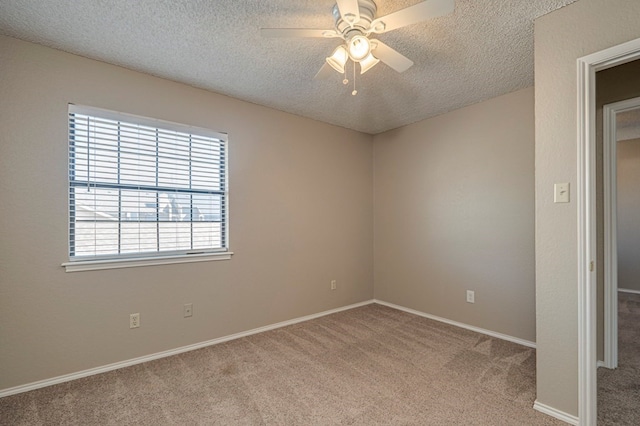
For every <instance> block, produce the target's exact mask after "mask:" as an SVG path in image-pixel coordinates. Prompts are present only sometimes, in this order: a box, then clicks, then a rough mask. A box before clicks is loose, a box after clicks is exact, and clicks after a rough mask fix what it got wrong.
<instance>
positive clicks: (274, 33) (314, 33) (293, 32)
mask: <svg viewBox="0 0 640 426" xmlns="http://www.w3.org/2000/svg"><path fill="white" fill-rule="evenodd" d="M260 35H262V37H319V38H333V37H341V35H340V34H338V33H337V32H336V31H335V30H316V29H307V28H260Z"/></svg>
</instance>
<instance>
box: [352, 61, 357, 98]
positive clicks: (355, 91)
mask: <svg viewBox="0 0 640 426" xmlns="http://www.w3.org/2000/svg"><path fill="white" fill-rule="evenodd" d="M357 94H358V91H357V90H356V63H355V62H354V63H353V92H351V95H352V96H355V95H357Z"/></svg>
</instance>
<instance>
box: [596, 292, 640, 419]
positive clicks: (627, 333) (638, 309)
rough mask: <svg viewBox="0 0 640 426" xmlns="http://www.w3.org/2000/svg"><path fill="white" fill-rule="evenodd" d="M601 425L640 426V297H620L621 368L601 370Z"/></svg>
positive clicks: (631, 295) (638, 295)
mask: <svg viewBox="0 0 640 426" xmlns="http://www.w3.org/2000/svg"><path fill="white" fill-rule="evenodd" d="M598 424H599V425H607V426H609V425H634V426H636V425H640V294H629V293H619V295H618V368H617V369H615V370H609V369H607V368H598Z"/></svg>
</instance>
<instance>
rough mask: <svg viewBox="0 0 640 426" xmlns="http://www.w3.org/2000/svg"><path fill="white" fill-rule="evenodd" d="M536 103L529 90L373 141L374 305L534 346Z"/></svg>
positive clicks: (384, 135) (400, 130)
mask: <svg viewBox="0 0 640 426" xmlns="http://www.w3.org/2000/svg"><path fill="white" fill-rule="evenodd" d="M533 107H534V100H533V88H528V89H523V90H520V91H518V92H514V93H511V94H509V95H504V96H501V97H498V98H494V99H491V100H489V101H485V102H482V103H480V104H476V105H473V106H470V107H467V108H463V109H460V110H457V111H453V112H450V113H447V114H444V115H441V116H438V117H435V118H432V119H429V120H425V121H422V122H419V123H415V124H412V125H410V126H406V127H403V128H400V129H397V130H393V131H390V132H386V133H383V134H380V135H376V136H375V137H374V161H375V167H374V170H375V172H374V179H375V183H374V191H375V192H374V200H375V231H374V235H375V255H374V259H375V261H374V265H375V266H374V267H375V296H376V298H377V299H381V300H384V301H388V302H392V303H396V304H399V305H402V306H407V307H411V308H413V309H417V310H420V311H423V312H427V313H430V314H433V315H437V316H440V317H444V318H448V319H451V320H454V321H459V322H463V323H466V324H471V325H474V326H476V327H481V328H485V329H489V330H493V331H497V332H500V333H504V334H508V335H511V336H515V337H519V338H521V339H525V340H530V341H534V340H535V303H534V298H535V275H534V227H533V225H534V215H533V213H534V205H533V203H534V167H533V166H534V164H533V153H534V145H533V143H534V127H533V126H534V121H533ZM466 290H474V291H475V298H476V300H475V303H474V304H470V303H467V302H466V298H465V296H466Z"/></svg>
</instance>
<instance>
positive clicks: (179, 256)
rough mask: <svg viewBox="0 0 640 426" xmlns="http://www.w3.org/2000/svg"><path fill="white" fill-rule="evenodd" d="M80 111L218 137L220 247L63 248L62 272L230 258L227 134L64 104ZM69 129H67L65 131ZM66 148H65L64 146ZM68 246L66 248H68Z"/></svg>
mask: <svg viewBox="0 0 640 426" xmlns="http://www.w3.org/2000/svg"><path fill="white" fill-rule="evenodd" d="M74 113H77V114H82V115H95V116H98V117H100V118H104V119H109V120H116V121H128V122H131V123H135V124H139V125H143V126H148V127H156V128H161V129H163V130H170V131H177V132H182V133H190V134H195V135H198V136H204V137H210V138H214V139H218V140H220V141H221V142H223V143H224V145H225V161H224V164H223V166H224V190H223V192H224V199H225V209H224V211H223V212H222V214H223V218H224V219H223V223H224V225H225V226H223V229H222V234H223V240H222V241H223V248H217V249H216V248H209V249H206V248H205V249H201V250H198V249H196V250H176V251H164V252H141V253H131V254H130V255H115V256H113V257H109V256H108V255H107V256H104V257H82V256H79V257H71V256H70V253H71V252H70V251H69V250H67V254H68V255H69V257H68V261H67V262H64V263H62V265H61V266H63V267H64V268H65V271H66V272H80V271H92V270H103V269H119V268H131V267H141V266H153V265H168V264H179V263H193V262H206V261H218V260H230V259H231V256H232V255H233V252H231V251H230V249H229V190H228V182H229V180H228V165H229V149H228V134H227V133H222V132H215V131H213V130H210V129H206V128H202V127H196V126H190V125H186V124H180V123H176V122H171V121H166V120H161V119H154V118H149V117H143V116H138V115H134V114H128V113H124V112H119V111H111V110H105V109H102V108H96V107H89V106H84V105H76V104H73V103H69V104H68V110H67V115H69V114H74ZM68 132H69V131H68V130H67V133H68ZM68 149H69V148H68ZM69 185H70V182H68V183H67V207H69V206H70V205H71V204H70V202H71V200H70V199H69V197H70V195H69V194H70V193H69V191H68V189H69ZM67 225H68V230H67V240H68V241H67V243H68V244H70V243H71V240H70V239H69V236H70V235H71V226H72V225H71V222H70V221H69V217H67ZM69 248H70V247H68V249H69Z"/></svg>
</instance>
